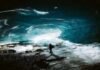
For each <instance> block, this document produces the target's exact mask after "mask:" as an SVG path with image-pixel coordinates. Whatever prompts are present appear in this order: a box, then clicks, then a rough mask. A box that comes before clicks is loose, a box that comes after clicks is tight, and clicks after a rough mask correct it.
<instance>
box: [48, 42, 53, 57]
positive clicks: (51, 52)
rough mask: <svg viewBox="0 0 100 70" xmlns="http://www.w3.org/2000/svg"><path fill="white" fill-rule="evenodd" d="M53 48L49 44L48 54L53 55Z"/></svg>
mask: <svg viewBox="0 0 100 70" xmlns="http://www.w3.org/2000/svg"><path fill="white" fill-rule="evenodd" d="M53 48H54V45H52V44H49V50H50V54H51V55H53V50H52V49H53Z"/></svg>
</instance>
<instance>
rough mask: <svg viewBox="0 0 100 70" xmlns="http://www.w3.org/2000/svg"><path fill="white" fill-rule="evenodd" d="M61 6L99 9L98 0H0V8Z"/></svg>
mask: <svg viewBox="0 0 100 70" xmlns="http://www.w3.org/2000/svg"><path fill="white" fill-rule="evenodd" d="M55 5H57V6H59V7H61V8H69V7H71V8H87V9H93V10H96V9H99V6H100V2H99V0H0V10H6V9H12V8H18V7H28V6H29V7H34V8H40V7H41V8H52V7H53V6H55Z"/></svg>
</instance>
